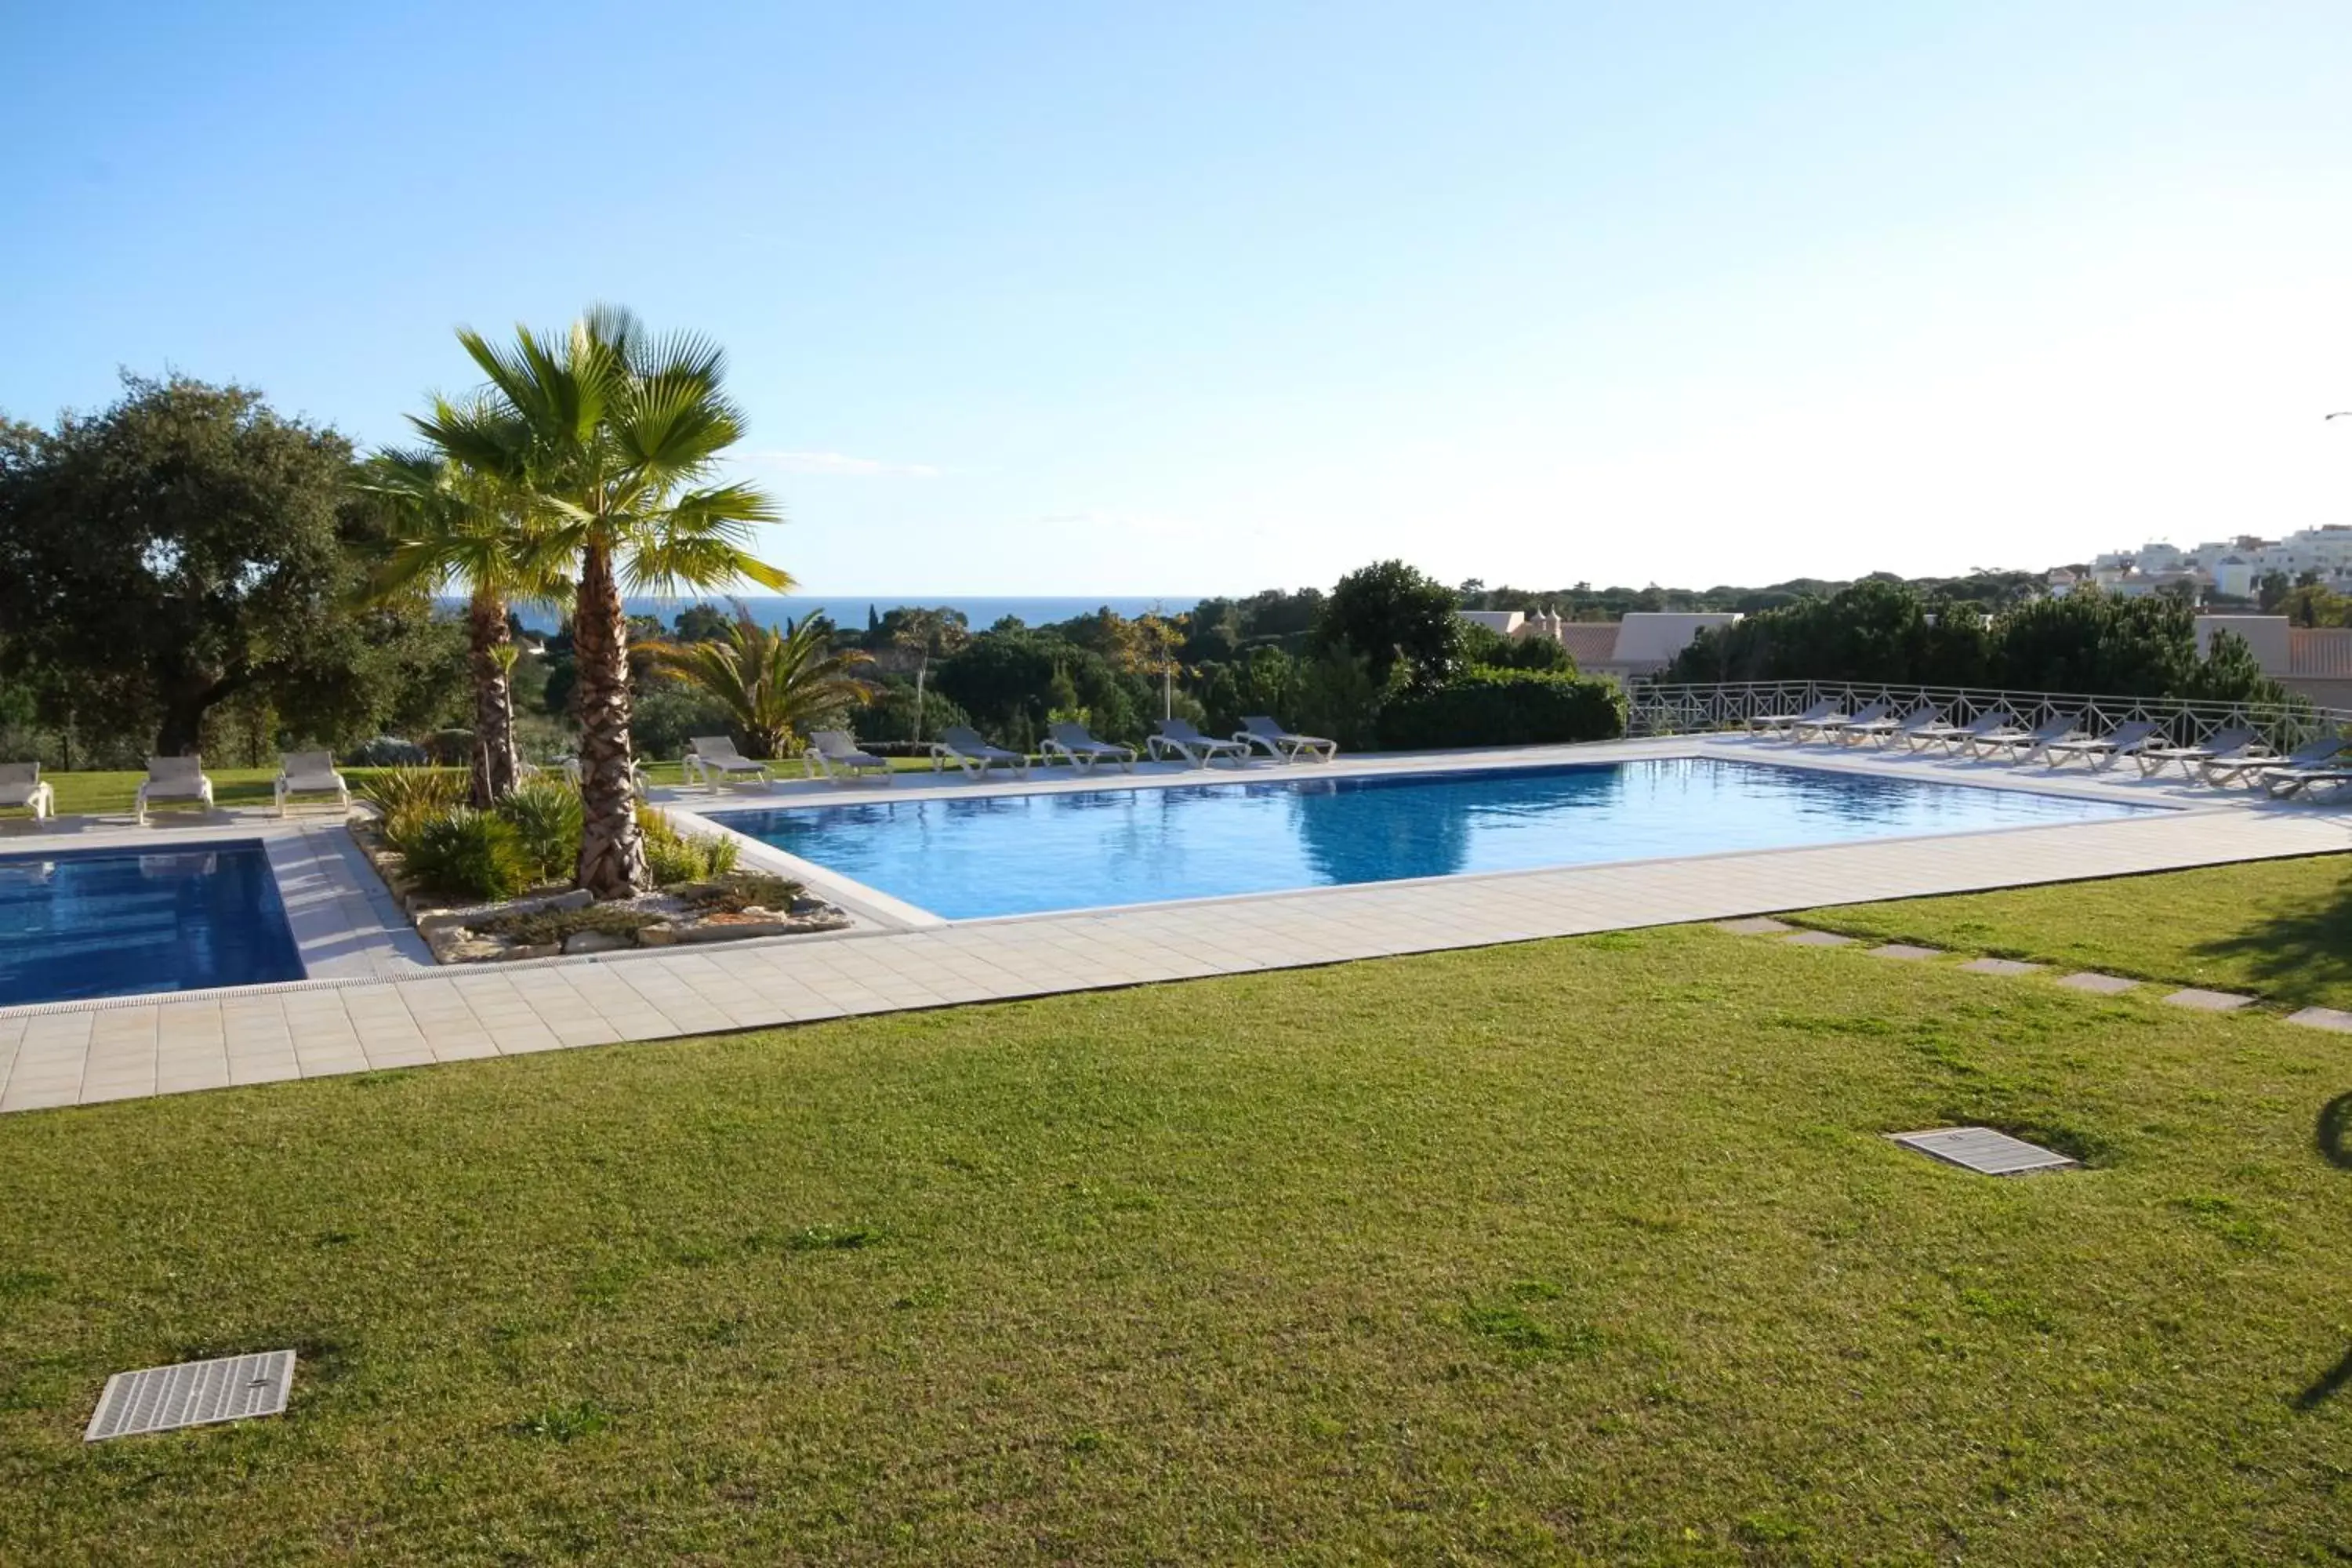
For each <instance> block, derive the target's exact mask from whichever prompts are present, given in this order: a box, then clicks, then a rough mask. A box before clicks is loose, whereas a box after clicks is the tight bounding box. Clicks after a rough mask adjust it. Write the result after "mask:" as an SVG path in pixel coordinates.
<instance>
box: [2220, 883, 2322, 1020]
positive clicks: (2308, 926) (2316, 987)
mask: <svg viewBox="0 0 2352 1568" xmlns="http://www.w3.org/2000/svg"><path fill="white" fill-rule="evenodd" d="M2189 951H2190V952H2194V953H2196V954H2197V955H2198V956H2200V957H2201V958H2213V959H2222V960H2226V961H2228V962H2230V963H2233V964H2236V965H2239V966H2241V967H2242V970H2243V972H2244V973H2246V974H2247V975H2248V976H2249V977H2250V978H2252V979H2258V980H2260V981H2261V982H2262V988H2263V991H2264V992H2265V993H2266V994H2268V995H2269V996H2270V997H2271V998H2272V999H2273V1000H2274V1001H2279V1002H2292V1003H2295V1004H2297V1005H2309V1004H2326V1003H2327V1002H2329V1001H2330V1000H2331V998H2334V999H2341V998H2342V997H2343V996H2344V994H2346V993H2347V992H2348V991H2352V877H2347V878H2346V879H2344V880H2342V881H2340V882H2338V883H2337V884H2336V887H2335V889H2332V890H2331V891H2329V892H2327V893H2326V894H2325V895H2323V896H2321V897H2320V898H2318V899H2315V900H2311V901H2310V902H2307V903H2305V904H2303V905H2301V906H2300V907H2297V908H2294V909H2289V910H2281V911H2279V912H2277V913H2273V914H2272V915H2270V916H2268V917H2267V918H2265V919H2263V920H2262V921H2258V922H2256V923H2255V924H2253V925H2252V926H2249V927H2248V928H2247V929H2245V930H2244V931H2239V932H2237V933H2236V934H2234V935H2231V936H2226V937H2216V938H2214V939H2213V940H2212V941H2210V942H2200V943H2199V944H2197V946H2195V947H2193V948H2191V949H2190V950H2189Z"/></svg>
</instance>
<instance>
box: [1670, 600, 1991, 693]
mask: <svg viewBox="0 0 2352 1568" xmlns="http://www.w3.org/2000/svg"><path fill="white" fill-rule="evenodd" d="M1989 647H1990V639H1989V634H1988V633H1987V630H1986V627H1985V624H1984V616H1983V613H1982V612H1981V611H1979V610H1978V609H1977V608H1976V607H1975V606H1974V605H1956V604H1948V603H1943V602H1937V603H1930V602H1928V601H1927V600H1925V599H1923V598H1921V597H1920V595H1919V594H1918V592H1917V590H1916V589H1914V588H1912V587H1910V586H1909V585H1907V584H1901V583H1893V582H1888V581H1886V580H1885V579H1883V578H1869V579H1865V580H1864V581H1862V582H1860V583H1856V584H1853V586H1851V587H1848V588H1842V589H1840V590H1839V591H1838V592H1836V593H1834V594H1832V595H1829V596H1828V597H1827V598H1813V597H1808V598H1801V599H1799V600H1798V601H1796V602H1795V603H1794V604H1790V605H1783V606H1781V607H1780V608H1778V609H1769V610H1764V611H1761V612H1759V613H1758V614H1755V615H1751V616H1746V617H1745V618H1743V619H1741V620H1738V621H1736V622H1734V623H1732V624H1731V625H1729V626H1718V627H1714V628H1710V629H1709V630H1707V631H1706V632H1703V633H1701V634H1700V635H1699V636H1698V637H1696V638H1694V639H1692V642H1691V644H1690V646H1689V647H1686V648H1685V649H1684V650H1683V651H1682V653H1681V654H1679V655H1677V656H1676V658H1675V662H1674V663H1673V665H1671V666H1670V667H1669V668H1668V669H1667V671H1666V674H1665V677H1664V679H1667V680H1669V681H1718V680H1735V681H1737V680H1855V681H1873V682H1875V681H1883V682H1885V683H1887V684H1890V685H1906V686H1973V685H1978V684H1980V683H1981V682H1982V680H1983V679H1984V676H1985V672H1986V661H1987V658H1988V653H1989Z"/></svg>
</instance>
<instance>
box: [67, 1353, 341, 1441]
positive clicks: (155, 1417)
mask: <svg viewBox="0 0 2352 1568" xmlns="http://www.w3.org/2000/svg"><path fill="white" fill-rule="evenodd" d="M293 1383H294V1352H292V1351H263V1352H261V1353H260V1354H258V1355H232V1356H223V1357H221V1358H220V1359H219V1360H218V1361H184V1362H182V1363H179V1364H178V1365H177V1366H151V1367H149V1368H147V1369H146V1370H145V1371H144V1372H118V1373H115V1374H114V1375H113V1376H112V1377H110V1378H108V1379H107V1380H106V1389H105V1392H103V1393H101V1394H100V1395H99V1396H98V1412H97V1414H96V1415H92V1416H91V1417H90V1418H89V1431H87V1432H85V1433H83V1434H82V1441H83V1442H85V1443H96V1442H99V1441H100V1440H102V1439H104V1438H108V1437H128V1436H131V1434H132V1433H134V1432H167V1431H170V1430H172V1429H173V1427H178V1426H206V1425H209V1424H210V1423H212V1422H215V1421H242V1420H244V1419H245V1418H246V1417H247V1416H249V1415H284V1414H285V1411H286V1394H287V1390H288V1389H289V1388H291V1387H292V1386H293Z"/></svg>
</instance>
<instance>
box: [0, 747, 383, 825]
mask: <svg viewBox="0 0 2352 1568" xmlns="http://www.w3.org/2000/svg"><path fill="white" fill-rule="evenodd" d="M270 794H271V795H272V797H273V799H274V802H275V804H276V805H277V809H278V816H285V815H286V813H287V810H288V808H289V806H291V805H293V804H294V797H295V796H297V795H333V796H334V797H335V804H336V805H341V806H344V807H346V808H348V807H349V806H350V805H351V804H352V792H351V789H350V787H349V786H348V785H346V784H344V783H343V775H342V774H341V773H337V772H336V771H335V759H334V757H333V755H332V754H331V753H330V752H288V753H286V755H284V756H283V757H281V758H279V759H278V777H277V780H276V781H275V782H274V783H273V784H272V785H271V786H270ZM159 805H192V806H194V807H195V808H196V809H197V810H199V811H210V810H212V809H213V781H212V780H211V779H210V778H208V777H206V776H205V760H204V759H203V758H202V757H150V758H148V759H147V776H146V777H145V778H144V779H142V780H141V781H140V784H139V790H138V793H137V794H136V795H134V796H133V797H132V800H131V812H132V815H134V816H136V817H137V818H138V819H139V826H142V827H144V826H147V816H148V813H149V811H150V810H151V809H152V807H155V806H159ZM0 811H24V812H29V813H30V814H31V815H32V818H33V820H34V821H36V822H39V821H41V820H43V819H45V818H47V817H52V816H56V815H57V814H58V795H57V791H56V790H55V789H53V788H51V787H50V785H49V784H48V781H47V780H46V779H44V778H42V777H41V764H40V763H0Z"/></svg>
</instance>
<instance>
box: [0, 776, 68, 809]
mask: <svg viewBox="0 0 2352 1568" xmlns="http://www.w3.org/2000/svg"><path fill="white" fill-rule="evenodd" d="M20 809H21V810H25V811H29V812H31V813H32V814H33V820H34V821H36V822H38V821H40V820H41V818H43V817H45V816H56V815H57V814H58V792H57V791H55V790H53V789H51V788H50V787H49V786H48V785H47V784H44V783H43V782H42V781H41V764H40V763H0V811H16V810H20Z"/></svg>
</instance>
